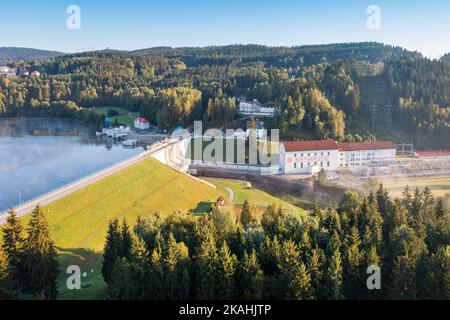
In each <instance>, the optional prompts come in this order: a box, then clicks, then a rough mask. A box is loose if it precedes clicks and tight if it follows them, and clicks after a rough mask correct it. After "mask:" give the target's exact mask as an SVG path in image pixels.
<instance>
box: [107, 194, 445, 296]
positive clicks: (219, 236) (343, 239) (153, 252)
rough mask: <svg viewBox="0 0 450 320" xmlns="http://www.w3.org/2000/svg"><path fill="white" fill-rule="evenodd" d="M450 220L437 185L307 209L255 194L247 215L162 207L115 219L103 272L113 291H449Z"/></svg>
mask: <svg viewBox="0 0 450 320" xmlns="http://www.w3.org/2000/svg"><path fill="white" fill-rule="evenodd" d="M449 223H450V220H449V213H448V212H445V210H444V208H443V204H442V200H440V199H439V200H435V199H434V198H433V196H432V194H431V192H430V190H429V189H428V188H427V189H425V190H424V191H423V192H420V191H419V190H415V191H413V192H411V191H410V190H409V189H405V191H404V193H403V197H402V198H401V199H395V200H392V199H391V198H390V197H389V195H388V194H387V191H386V190H385V189H384V188H383V187H382V186H380V188H379V189H378V191H377V192H376V193H375V194H370V195H369V196H368V197H366V198H359V196H358V195H357V194H356V193H354V192H350V191H348V192H347V193H346V194H345V196H344V198H343V199H342V201H341V203H340V205H339V207H338V209H337V210H332V209H327V210H325V209H320V208H319V207H314V208H313V209H312V210H311V211H310V213H309V214H308V215H305V216H299V215H298V214H294V213H289V212H284V211H283V210H282V209H280V208H277V207H276V206H274V205H272V206H269V207H268V208H267V209H266V210H265V211H264V213H263V214H262V215H259V214H258V211H257V210H256V208H255V207H254V206H252V205H251V204H249V203H248V202H245V203H244V205H243V208H242V212H241V214H240V215H239V216H238V217H236V214H235V213H234V211H232V210H231V209H228V208H220V209H214V210H213V211H212V213H211V214H209V215H204V216H202V217H200V218H199V217H194V216H192V215H189V214H186V213H184V212H175V213H173V214H170V215H168V216H163V215H159V214H155V215H149V216H147V217H145V218H139V219H138V221H137V224H136V226H135V227H134V229H133V230H131V228H130V227H129V226H128V224H127V222H126V221H124V222H123V223H120V222H119V221H118V220H114V221H112V222H111V223H110V225H109V230H108V234H107V239H106V244H105V250H104V260H103V268H102V273H103V276H104V279H105V281H106V282H107V284H108V290H107V295H108V298H109V299H150V300H160V299H169V300H177V299H199V300H207V299H216V300H228V299H244V300H255V299H256V300H258V299H275V300H282V299H300V300H305V299H449V298H450V274H449V270H450V265H449V263H450V247H449V246H448V244H449V241H450V224H449ZM369 266H375V268H376V267H379V268H380V270H381V271H380V276H381V280H380V281H381V289H380V290H369V289H368V287H367V284H366V280H367V279H368V277H369V275H370V274H371V273H372V272H373V271H371V272H368V271H367V269H368V267H369Z"/></svg>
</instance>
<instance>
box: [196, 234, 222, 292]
mask: <svg viewBox="0 0 450 320" xmlns="http://www.w3.org/2000/svg"><path fill="white" fill-rule="evenodd" d="M201 237H202V240H201V243H200V248H199V251H198V253H197V257H196V265H197V268H196V270H197V284H198V285H197V292H196V297H197V299H198V300H211V299H214V298H215V296H216V276H217V271H216V269H217V260H218V256H217V249H216V240H215V237H214V233H213V230H211V228H204V229H203V232H202V235H201Z"/></svg>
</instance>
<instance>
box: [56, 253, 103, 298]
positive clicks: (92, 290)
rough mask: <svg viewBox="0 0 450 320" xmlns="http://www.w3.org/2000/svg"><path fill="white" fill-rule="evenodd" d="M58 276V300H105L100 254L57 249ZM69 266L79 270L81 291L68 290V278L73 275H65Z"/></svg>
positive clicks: (101, 257)
mask: <svg viewBox="0 0 450 320" xmlns="http://www.w3.org/2000/svg"><path fill="white" fill-rule="evenodd" d="M57 250H58V257H59V267H60V274H59V277H58V299H63V300H98V299H105V290H106V283H105V282H104V280H103V276H102V271H101V268H102V259H103V255H102V253H101V252H96V251H93V250H89V249H85V248H61V247H57ZM69 266H78V267H80V270H81V283H82V288H81V289H73V290H70V289H69V288H68V286H67V280H68V278H69V277H70V276H71V275H73V273H67V268H68V267H69Z"/></svg>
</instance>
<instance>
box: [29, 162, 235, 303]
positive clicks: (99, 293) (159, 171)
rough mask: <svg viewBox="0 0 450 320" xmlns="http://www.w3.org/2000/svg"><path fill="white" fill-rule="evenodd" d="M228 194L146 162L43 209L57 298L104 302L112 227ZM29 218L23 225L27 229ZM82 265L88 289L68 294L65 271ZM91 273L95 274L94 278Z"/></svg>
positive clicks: (202, 206) (200, 208) (197, 205)
mask: <svg viewBox="0 0 450 320" xmlns="http://www.w3.org/2000/svg"><path fill="white" fill-rule="evenodd" d="M220 195H225V196H226V195H227V194H226V192H225V190H223V189H218V190H215V189H213V188H211V187H209V186H207V185H205V184H202V183H200V182H197V181H195V180H193V179H191V178H189V177H188V176H186V175H183V174H180V173H178V172H176V171H175V170H173V169H171V168H170V167H167V166H165V165H163V164H161V163H159V162H158V161H157V160H154V159H148V160H145V161H143V162H141V163H139V164H137V165H135V166H133V167H130V168H127V169H125V170H123V171H121V172H119V173H117V174H114V175H112V176H110V177H107V178H105V179H103V180H102V181H99V182H97V183H95V184H93V185H90V186H88V187H86V188H84V189H82V190H79V191H77V192H74V193H73V194H71V195H69V196H67V197H65V198H63V199H60V200H58V201H55V202H54V203H52V204H50V205H48V206H45V207H44V208H43V209H44V211H45V213H46V216H47V219H48V222H49V226H50V232H51V235H52V238H53V239H54V241H55V243H56V246H57V247H58V250H59V254H60V266H61V276H60V279H59V298H62V299H73V298H75V299H101V298H104V297H105V295H104V292H105V288H106V284H105V283H104V281H103V278H102V275H101V263H102V250H103V246H104V243H105V236H106V231H107V226H108V222H109V221H110V220H112V219H115V218H118V219H124V218H126V219H127V222H128V223H129V224H130V225H131V226H133V224H134V223H135V221H136V218H137V217H138V216H139V215H141V216H146V215H150V214H154V213H155V212H157V211H159V212H162V213H169V212H173V211H174V210H178V209H183V210H192V211H193V212H199V211H203V210H204V209H206V207H207V204H208V202H211V201H215V200H216V199H217V198H218V197H219V196H220ZM28 220H29V216H26V217H24V218H23V219H22V223H23V224H24V225H25V224H27V223H28ZM72 264H75V265H79V266H80V267H81V269H82V271H83V272H87V277H86V278H84V279H83V282H86V283H87V284H88V285H89V287H88V288H85V289H82V290H73V291H69V290H67V288H66V284H65V282H66V278H67V276H66V274H65V272H66V269H67V266H69V265H72ZM92 270H93V272H91V271H92Z"/></svg>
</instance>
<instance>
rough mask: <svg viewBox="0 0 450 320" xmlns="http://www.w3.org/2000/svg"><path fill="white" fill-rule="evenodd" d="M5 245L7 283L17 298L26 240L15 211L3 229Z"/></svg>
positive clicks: (22, 279)
mask: <svg viewBox="0 0 450 320" xmlns="http://www.w3.org/2000/svg"><path fill="white" fill-rule="evenodd" d="M2 231H3V243H2V248H3V252H4V255H5V259H4V260H5V261H4V263H5V266H6V270H5V272H6V277H5V281H7V282H8V284H9V289H10V295H11V297H16V296H17V294H18V293H19V292H20V288H21V281H26V279H24V278H21V271H22V268H21V262H22V258H23V246H24V239H23V238H22V226H21V224H20V222H19V221H18V220H17V215H16V213H15V211H14V210H13V209H11V210H10V211H9V216H8V218H7V220H6V225H5V226H4V227H3V228H2Z"/></svg>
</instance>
